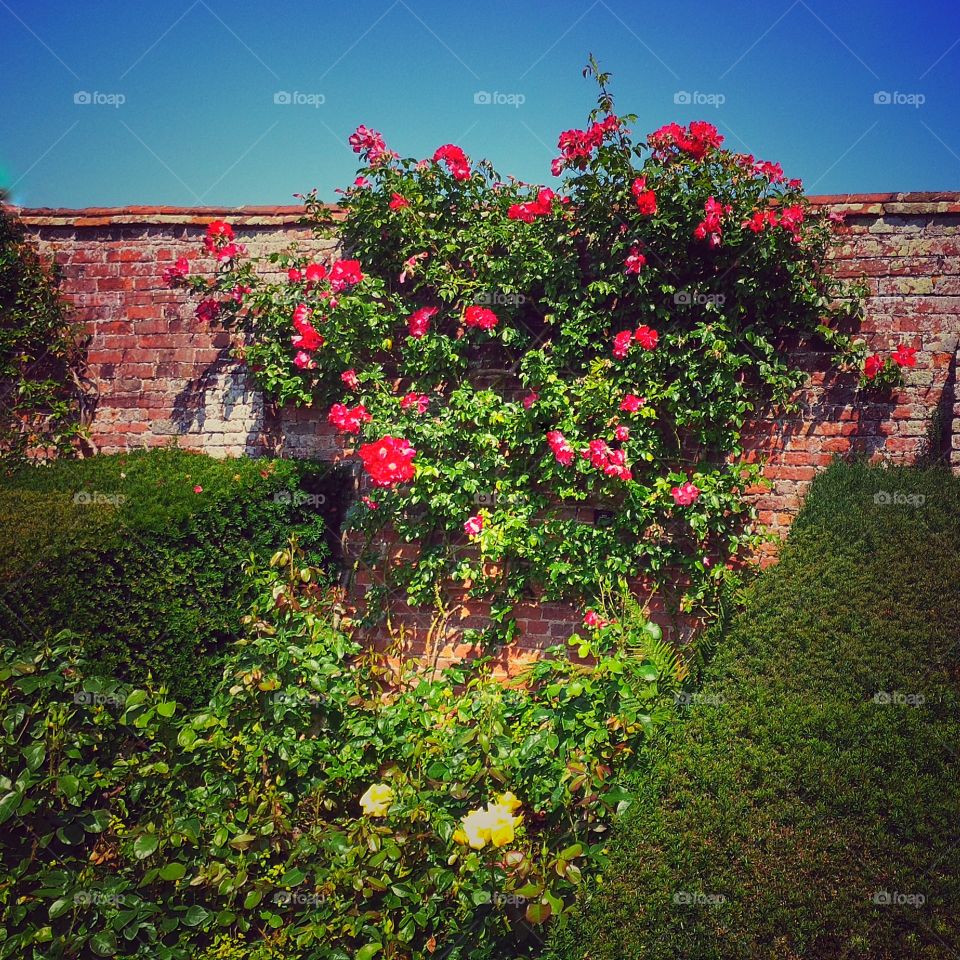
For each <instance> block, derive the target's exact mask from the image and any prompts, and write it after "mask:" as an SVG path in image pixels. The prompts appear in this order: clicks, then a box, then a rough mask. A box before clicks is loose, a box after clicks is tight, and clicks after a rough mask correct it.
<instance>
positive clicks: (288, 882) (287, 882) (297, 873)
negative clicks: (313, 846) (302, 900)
mask: <svg viewBox="0 0 960 960" xmlns="http://www.w3.org/2000/svg"><path fill="white" fill-rule="evenodd" d="M306 876H307V875H306V874H305V873H304V872H303V871H302V870H301V869H300V868H299V867H294V868H293V869H292V870H288V871H287V872H286V873H285V874H284V875H283V876H282V877H281V878H280V886H281V887H295V886H297V884H300V883H303V881H304V880H305V879H306Z"/></svg>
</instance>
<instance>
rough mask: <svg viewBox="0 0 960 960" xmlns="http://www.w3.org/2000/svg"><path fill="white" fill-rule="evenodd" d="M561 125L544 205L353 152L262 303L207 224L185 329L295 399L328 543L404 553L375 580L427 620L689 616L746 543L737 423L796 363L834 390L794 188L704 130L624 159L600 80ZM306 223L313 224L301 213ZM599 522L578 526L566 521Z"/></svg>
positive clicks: (538, 192)
mask: <svg viewBox="0 0 960 960" xmlns="http://www.w3.org/2000/svg"><path fill="white" fill-rule="evenodd" d="M587 72H588V73H590V74H592V75H593V76H594V78H595V79H596V80H597V82H598V84H599V88H600V94H599V99H598V106H597V108H596V109H595V110H594V111H593V112H592V114H591V115H590V118H589V122H588V124H587V126H586V128H585V129H582V130H579V129H576V130H568V131H565V132H564V133H562V134H561V135H560V138H559V144H558V148H559V151H560V155H559V156H558V157H557V159H556V160H555V161H554V163H553V168H552V173H553V175H554V176H555V177H557V178H558V181H557V183H556V186H555V187H540V186H532V185H529V184H525V183H522V182H519V181H517V180H515V179H512V178H504V177H502V176H500V174H498V173H497V172H496V170H495V169H494V168H493V167H492V165H491V164H490V163H489V162H487V161H485V160H480V161H477V162H474V161H473V160H471V159H470V158H469V157H467V156H466V154H465V153H464V151H463V150H462V149H461V148H459V147H457V146H456V145H452V144H446V145H444V146H441V147H439V148H438V149H437V150H436V151H435V152H434V153H433V154H432V156H430V157H427V158H424V159H401V158H400V157H398V156H397V154H396V153H395V152H394V151H392V150H390V149H389V148H388V147H387V145H386V143H385V141H384V139H383V137H382V136H381V135H380V134H379V133H378V132H376V131H374V130H370V129H368V128H366V127H363V126H361V127H359V128H358V129H357V131H356V132H355V133H354V134H353V135H352V136H351V137H350V144H351V146H352V147H353V149H354V151H355V152H357V153H358V154H359V155H360V157H361V159H362V160H363V161H364V165H363V167H362V168H361V170H360V174H359V176H358V177H357V179H356V181H355V182H354V184H353V185H352V186H350V187H349V188H348V189H347V190H346V191H345V192H344V194H343V201H342V204H343V208H344V210H345V216H344V218H343V219H342V222H338V223H337V224H336V231H337V234H338V236H339V237H340V239H341V240H342V244H343V248H344V250H345V253H344V255H343V256H342V257H341V258H340V259H338V260H336V261H335V262H333V263H331V264H325V263H324V264H321V263H315V262H311V261H309V260H307V259H305V258H303V257H301V256H298V255H297V254H296V252H295V251H294V252H291V253H290V254H286V255H276V256H274V257H272V258H271V259H272V261H273V263H274V264H275V265H277V266H280V267H282V269H283V270H284V271H285V272H286V280H285V281H283V282H267V281H265V280H264V279H262V278H261V277H260V276H259V275H258V273H257V271H256V263H255V262H253V261H251V260H250V259H249V258H247V257H246V255H245V251H244V250H243V248H242V246H241V245H240V244H238V242H237V240H236V238H235V236H234V233H233V229H232V228H231V227H230V225H229V224H227V223H225V222H223V221H216V222H214V223H212V224H210V229H209V232H208V235H207V237H206V239H205V248H206V251H207V253H208V255H209V256H211V257H212V258H214V260H215V262H216V269H215V275H214V277H213V279H212V280H211V279H210V278H208V277H207V276H203V275H200V276H197V275H191V274H190V265H189V263H188V262H187V261H186V260H183V261H182V262H179V263H178V264H176V265H175V266H174V267H171V268H169V269H168V271H167V277H168V279H169V281H170V282H171V283H173V284H176V285H183V286H187V287H189V288H191V289H193V290H195V291H197V292H198V293H200V294H201V295H202V296H203V299H202V302H201V303H200V304H199V307H198V310H197V318H198V323H220V324H222V325H224V326H225V327H227V328H229V329H233V330H236V331H237V333H238V338H239V341H238V347H237V349H238V353H239V355H240V356H242V357H243V358H244V359H245V360H246V361H247V363H248V364H249V368H250V370H251V371H252V374H253V376H254V377H255V379H256V381H257V383H258V384H259V385H260V386H261V387H262V388H263V389H264V390H266V391H267V392H268V393H269V394H270V395H271V396H272V397H274V398H276V399H277V400H278V401H280V402H291V403H297V404H314V405H316V406H318V407H319V408H320V409H321V410H322V411H324V412H326V413H327V415H328V418H329V421H330V422H331V423H332V424H333V425H334V426H335V427H336V428H337V429H338V431H340V432H341V433H342V434H343V435H344V436H345V437H346V438H347V439H348V440H350V441H352V442H354V443H355V449H354V452H355V454H356V455H357V456H358V457H359V458H360V460H361V461H362V463H363V466H364V469H365V475H366V477H367V480H368V489H367V491H366V496H365V497H364V498H363V499H362V501H360V502H359V503H357V504H356V506H355V508H354V510H353V511H352V515H351V516H350V518H349V523H350V524H351V525H352V526H353V528H355V529H356V530H358V531H360V532H361V533H362V534H364V535H366V536H367V537H368V538H370V539H371V540H373V539H375V538H376V537H377V536H379V535H383V534H389V535H390V536H392V537H394V538H396V539H398V540H399V541H401V542H406V543H414V544H417V551H418V556H417V559H416V562H413V563H408V564H405V565H403V566H396V565H395V566H393V567H391V568H390V569H388V570H387V571H385V575H386V577H387V578H388V586H389V587H392V588H397V587H400V588H403V589H405V590H406V591H407V594H408V597H409V599H411V600H412V601H414V602H416V603H430V602H432V598H433V596H434V591H435V588H436V586H437V585H438V584H443V583H449V582H453V583H456V584H458V585H459V586H460V588H461V589H462V588H466V589H467V590H468V591H469V592H470V593H472V594H473V595H475V596H487V597H495V598H496V599H497V603H498V607H499V609H501V610H502V611H504V614H503V616H504V619H508V611H509V607H510V605H511V604H512V603H514V602H516V601H517V600H520V599H524V598H530V597H531V596H533V597H540V598H543V599H555V598H563V599H569V600H574V601H582V602H583V603H584V604H585V605H589V604H590V603H592V602H593V601H594V600H595V599H596V597H597V596H598V595H599V594H600V593H601V592H602V591H603V590H604V589H608V588H610V586H611V585H613V584H615V583H617V582H618V580H619V579H620V578H622V577H625V578H627V579H628V580H630V582H631V583H632V584H633V589H635V590H636V591H637V592H638V594H639V595H642V596H643V597H644V598H649V597H650V596H652V595H654V594H656V593H658V592H659V593H661V594H663V595H664V596H663V600H664V602H665V603H666V604H667V605H668V606H671V607H672V608H673V609H675V610H676V609H679V610H680V611H684V612H687V613H690V614H693V615H696V616H700V617H706V618H709V617H710V616H712V615H713V614H714V613H715V611H716V608H717V603H718V597H719V596H720V595H721V594H722V592H723V590H724V588H725V584H726V583H727V582H728V581H729V580H730V579H731V578H732V576H733V574H732V568H735V567H736V566H737V564H738V563H739V562H740V561H741V560H742V558H743V557H744V555H745V554H747V553H748V552H749V551H750V549H751V548H752V547H753V546H754V545H755V543H756V535H757V530H756V529H755V528H754V525H753V519H752V514H751V512H750V510H749V509H748V507H747V505H746V504H745V501H744V492H745V490H746V489H747V488H748V486H749V485H750V484H752V483H754V482H755V481H756V480H757V477H758V470H759V468H758V466H757V465H756V464H748V463H745V462H744V459H743V458H742V454H743V449H742V444H741V433H742V430H743V429H744V426H745V424H747V423H748V421H751V420H753V419H755V418H757V417H759V416H761V415H762V413H763V411H764V410H766V409H768V408H769V406H770V405H781V406H789V404H790V403H791V400H792V397H793V394H794V391H795V390H796V389H797V388H798V387H800V386H801V385H802V384H803V382H804V380H805V377H806V372H805V371H804V370H802V369H800V366H799V364H798V363H797V362H796V361H795V356H796V351H795V349H794V348H795V347H796V346H797V345H798V344H802V343H812V344H814V345H817V346H818V348H819V349H821V350H824V351H825V352H826V353H828V354H832V355H833V357H834V359H835V360H836V362H837V363H839V364H840V365H841V366H842V367H844V368H845V369H847V370H848V371H850V372H851V373H852V374H853V373H854V371H856V370H859V369H860V367H861V363H862V350H858V348H856V347H855V346H854V344H853V342H852V340H851V338H850V336H849V335H848V333H847V332H846V331H847V328H848V327H849V326H850V325H851V323H852V321H853V318H855V316H856V314H857V311H858V309H859V295H860V292H861V291H860V290H859V289H858V288H855V287H850V286H847V285H845V284H844V283H842V282H841V281H839V280H837V279H835V278H833V277H832V276H831V275H830V273H829V271H828V270H827V269H826V267H825V259H826V257H827V254H828V252H829V250H830V248H831V246H832V245H833V243H834V242H835V237H834V232H833V227H834V224H833V223H831V222H830V220H829V218H827V217H825V216H823V215H822V214H820V213H819V212H817V211H816V210H815V209H814V208H813V207H811V205H810V203H809V202H808V200H807V199H806V197H805V196H804V194H803V191H802V187H801V184H800V182H799V181H797V180H791V179H788V178H787V177H786V176H785V175H784V173H783V171H782V170H781V168H780V166H779V164H776V163H771V162H767V161H757V160H756V159H755V158H754V157H752V156H748V155H745V154H740V153H736V152H733V151H732V150H730V149H728V148H726V147H725V146H724V145H723V137H722V136H721V135H720V133H719V132H718V131H717V129H716V128H715V127H713V126H712V125H711V124H709V123H705V122H694V123H691V124H690V125H689V126H680V125H679V124H675V123H674V124H668V125H666V126H664V127H662V128H661V129H659V130H657V131H655V132H653V133H651V134H649V135H647V136H646V138H645V139H642V140H634V139H633V136H632V134H631V132H630V126H631V125H632V124H633V123H634V122H635V119H636V118H635V117H632V116H620V115H617V114H616V113H614V112H613V99H612V97H611V95H610V92H609V90H608V81H609V77H608V76H607V75H606V74H603V73H601V72H600V71H599V70H598V68H597V66H596V64H595V63H593V61H592V60H591V64H590V66H589V67H588V70H587ZM306 212H307V215H308V216H309V217H310V218H311V219H312V220H313V221H314V222H315V223H316V224H317V226H318V229H323V228H324V227H325V226H329V224H330V212H329V210H328V209H327V208H325V207H324V206H323V205H322V204H321V203H320V202H319V201H318V199H317V197H316V195H315V194H311V195H310V196H308V197H307V198H306ZM595 509H596V510H599V511H601V512H602V515H603V517H604V518H605V519H604V522H602V523H595V522H593V511H594V510H595Z"/></svg>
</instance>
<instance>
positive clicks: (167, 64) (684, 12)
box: [0, 0, 960, 207]
mask: <svg viewBox="0 0 960 960" xmlns="http://www.w3.org/2000/svg"><path fill="white" fill-rule="evenodd" d="M589 52H593V53H594V54H595V55H596V56H597V57H598V59H599V60H600V62H601V65H602V66H603V67H604V68H605V69H607V70H609V71H611V72H612V73H613V75H614V79H613V90H614V94H615V96H616V98H617V109H618V110H619V111H620V112H623V113H627V112H634V113H637V114H638V115H639V120H638V122H637V124H636V127H635V131H636V132H637V133H638V134H643V133H646V132H649V131H650V130H653V129H655V128H656V127H659V126H660V125H662V124H663V123H666V122H668V121H670V120H678V121H680V122H688V121H690V120H692V119H707V120H710V121H712V122H714V123H716V124H717V126H718V127H719V129H720V130H721V132H722V133H723V134H724V135H725V136H726V137H727V139H728V142H729V143H730V144H731V145H732V146H733V147H734V148H735V149H739V150H747V151H749V152H752V153H754V154H756V156H757V157H758V158H763V159H770V160H778V161H780V162H781V163H782V164H783V166H784V169H785V170H786V172H787V173H788V175H790V176H799V177H802V178H803V180H804V183H805V185H806V187H807V189H808V191H810V192H812V193H846V192H880V191H884V192H885V191H895V190H904V191H905V190H960V105H958V96H960V4H957V3H956V2H955V0H950V2H947V0H938V2H937V0H930V2H927V0H916V2H914V3H907V2H904V0H846V2H843V3H840V2H837V0H749V2H748V0H727V2H724V3H718V2H716V0H713V2H710V0H667V2H662V0H661V2H659V3H649V2H645V0H641V2H636V0H634V2H628V0H596V2H593V0H581V2H567V0H563V2H554V3H551V2H546V0H545V2H540V3H538V2H528V0H488V2H485V3H474V4H463V3H458V2H446V3H440V2H438V0H354V2H350V3H344V2H341V3H327V2H307V0H289V2H282V0H281V2H276V3H270V4H267V3H253V2H244V0H232V2H227V0H169V2H166V3H143V2H134V3H131V2H130V0H126V2H118V0H97V2H96V3H92V2H78V0H70V2H67V0H60V2H49V0H0V82H2V84H3V89H4V91H5V96H4V106H3V111H2V114H0V184H3V185H5V186H6V187H8V188H9V189H10V190H11V192H12V196H13V199H14V200H15V201H16V202H18V203H21V204H24V205H28V206H70V207H81V206H99V205H121V204H185V205H197V204H212V205H220V204H223V205H230V206H232V205H239V204H246V203H251V204H271V203H290V202H294V201H293V200H292V195H293V194H294V193H298V192H305V191H307V190H309V189H311V188H313V187H316V188H317V189H318V191H319V192H320V195H321V196H322V197H323V198H325V199H328V200H333V199H335V194H334V190H335V189H336V188H337V187H343V186H346V185H347V184H348V183H349V182H350V181H351V180H352V179H353V176H354V170H355V168H356V157H355V156H354V155H353V154H352V153H351V152H350V151H349V149H348V148H347V147H346V138H347V136H348V135H349V134H350V132H351V131H352V130H353V129H354V128H355V127H356V126H357V124H359V123H365V124H367V125H368V126H372V127H374V128H376V129H378V130H381V131H382V132H383V134H384V135H385V137H386V139H387V142H388V145H390V146H391V147H393V148H394V149H396V150H398V151H399V152H400V153H401V154H402V155H404V156H424V155H428V154H430V153H432V152H433V150H434V149H435V148H436V147H437V146H439V145H440V144H443V143H448V142H455V143H458V144H460V145H461V146H462V147H463V148H464V149H465V150H466V151H467V153H468V154H470V156H471V157H473V158H477V157H480V156H487V157H489V158H490V159H492V160H493V161H494V163H495V165H496V166H497V168H498V169H499V171H500V172H501V173H502V174H513V175H515V176H518V177H520V178H522V179H525V180H530V181H534V182H549V181H550V173H549V163H550V159H551V157H553V156H554V155H555V154H556V153H557V151H556V141H557V135H558V133H559V132H560V131H561V130H564V129H567V128H569V127H575V126H582V125H583V122H584V119H585V116H586V113H587V111H588V110H589V109H590V107H591V106H592V105H593V101H594V98H595V88H594V87H593V86H592V84H591V83H590V82H587V81H585V80H583V79H582V77H581V74H580V71H581V68H582V67H583V65H584V63H585V61H586V57H587V54H588V53H589ZM478 94H489V97H487V98H486V99H488V100H490V101H491V102H487V103H484V102H480V103H477V102H475V100H476V99H477V95H478ZM284 95H287V96H284ZM495 95H497V96H495ZM479 99H481V100H483V99H484V98H483V97H482V96H481V97H480V98H479ZM277 100H279V101H281V102H275V101H277ZM284 100H288V101H289V102H282V101H284ZM77 101H79V102H77ZM497 101H499V102H497ZM684 101H689V102H684ZM877 101H880V102H877Z"/></svg>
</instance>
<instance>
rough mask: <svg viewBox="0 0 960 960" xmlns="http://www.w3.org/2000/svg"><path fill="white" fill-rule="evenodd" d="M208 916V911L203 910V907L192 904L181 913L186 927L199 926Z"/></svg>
mask: <svg viewBox="0 0 960 960" xmlns="http://www.w3.org/2000/svg"><path fill="white" fill-rule="evenodd" d="M209 916H210V914H209V912H208V911H206V910H204V909H203V907H201V906H197V905H196V904H194V906H192V907H190V909H189V910H187V912H186V913H185V914H184V915H183V922H184V923H185V924H186V925H187V926H188V927H199V926H200V924H201V923H203V922H204V921H205V920H206V919H207V918H208V917H209Z"/></svg>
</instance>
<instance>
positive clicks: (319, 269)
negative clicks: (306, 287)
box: [304, 263, 327, 283]
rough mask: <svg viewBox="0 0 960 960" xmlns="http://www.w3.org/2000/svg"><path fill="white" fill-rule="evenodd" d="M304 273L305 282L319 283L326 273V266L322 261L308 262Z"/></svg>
mask: <svg viewBox="0 0 960 960" xmlns="http://www.w3.org/2000/svg"><path fill="white" fill-rule="evenodd" d="M304 275H305V276H306V278H307V283H319V282H320V281H321V280H322V279H323V278H324V277H325V276H326V275H327V268H326V267H325V266H324V265H323V264H322V263H308V264H307V269H306V270H305V271H304Z"/></svg>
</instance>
